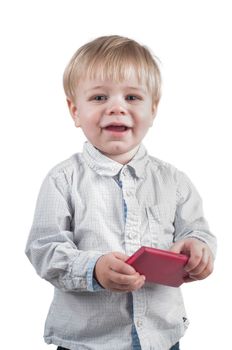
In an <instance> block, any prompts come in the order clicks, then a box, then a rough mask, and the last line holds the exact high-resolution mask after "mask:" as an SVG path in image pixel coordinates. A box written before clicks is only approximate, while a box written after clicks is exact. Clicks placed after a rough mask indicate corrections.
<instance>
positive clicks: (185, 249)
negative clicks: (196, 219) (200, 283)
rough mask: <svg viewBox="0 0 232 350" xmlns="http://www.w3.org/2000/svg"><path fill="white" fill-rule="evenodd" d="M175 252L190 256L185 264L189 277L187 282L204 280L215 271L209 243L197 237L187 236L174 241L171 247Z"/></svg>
mask: <svg viewBox="0 0 232 350" xmlns="http://www.w3.org/2000/svg"><path fill="white" fill-rule="evenodd" d="M170 250H171V251H173V252H175V253H183V254H186V255H188V256H189V261H188V263H187V265H186V266H185V270H186V271H187V272H188V274H189V277H187V278H186V279H185V282H191V281H195V280H202V279H204V278H206V277H208V276H209V275H210V274H211V273H212V272H213V256H212V253H211V250H210V249H209V247H208V246H207V244H205V243H203V242H201V241H200V240H198V239H195V238H187V239H183V240H181V241H178V242H176V243H174V245H173V246H172V247H171V249H170Z"/></svg>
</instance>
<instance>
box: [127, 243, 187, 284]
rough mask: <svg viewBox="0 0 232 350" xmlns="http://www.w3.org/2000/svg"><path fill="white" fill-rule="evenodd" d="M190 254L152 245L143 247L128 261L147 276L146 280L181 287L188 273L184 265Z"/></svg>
mask: <svg viewBox="0 0 232 350" xmlns="http://www.w3.org/2000/svg"><path fill="white" fill-rule="evenodd" d="M188 258H189V257H188V256H186V255H184V254H178V253H173V252H170V251H168V250H161V249H156V248H150V247H141V248H140V249H139V250H137V251H136V252H135V253H134V254H133V255H131V256H130V257H129V259H127V261H126V263H127V264H129V265H131V266H133V267H134V268H135V270H136V271H138V272H139V273H140V274H141V275H144V276H145V277H146V281H148V282H153V283H158V284H164V285H166V286H171V287H179V286H180V285H181V284H182V283H183V282H184V278H185V277H187V276H188V273H187V272H186V271H185V270H184V266H185V265H186V263H187V262H188Z"/></svg>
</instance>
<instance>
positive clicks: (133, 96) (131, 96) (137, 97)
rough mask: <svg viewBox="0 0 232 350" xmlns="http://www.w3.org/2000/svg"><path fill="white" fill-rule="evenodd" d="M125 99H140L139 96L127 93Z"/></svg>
mask: <svg viewBox="0 0 232 350" xmlns="http://www.w3.org/2000/svg"><path fill="white" fill-rule="evenodd" d="M126 100H128V101H136V100H141V98H140V97H139V96H135V95H127V96H126Z"/></svg>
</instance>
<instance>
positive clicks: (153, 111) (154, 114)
mask: <svg viewBox="0 0 232 350" xmlns="http://www.w3.org/2000/svg"><path fill="white" fill-rule="evenodd" d="M156 113H157V104H156V103H154V104H153V105H152V115H151V123H150V126H152V125H153V122H154V119H155V117H156Z"/></svg>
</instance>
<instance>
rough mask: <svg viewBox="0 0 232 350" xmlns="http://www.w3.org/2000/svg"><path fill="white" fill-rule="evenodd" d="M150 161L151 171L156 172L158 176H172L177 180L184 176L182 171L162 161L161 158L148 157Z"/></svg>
mask: <svg viewBox="0 0 232 350" xmlns="http://www.w3.org/2000/svg"><path fill="white" fill-rule="evenodd" d="M148 157H149V161H150V166H151V170H152V171H154V172H155V173H156V174H161V175H162V176H165V175H166V176H171V177H172V178H174V179H176V178H177V177H179V176H180V175H181V174H183V172H182V171H180V170H178V169H177V168H176V167H175V166H174V165H173V164H171V163H168V162H166V161H164V160H161V159H159V158H156V157H153V156H150V155H149V156H148Z"/></svg>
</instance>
